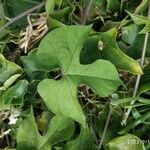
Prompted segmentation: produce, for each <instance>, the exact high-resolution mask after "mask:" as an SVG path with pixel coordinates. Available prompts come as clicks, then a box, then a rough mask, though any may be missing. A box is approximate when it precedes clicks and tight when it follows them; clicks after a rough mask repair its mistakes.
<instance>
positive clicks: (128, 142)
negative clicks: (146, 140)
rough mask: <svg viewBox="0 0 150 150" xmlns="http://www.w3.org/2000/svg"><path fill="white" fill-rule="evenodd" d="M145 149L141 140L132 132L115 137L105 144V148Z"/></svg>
mask: <svg viewBox="0 0 150 150" xmlns="http://www.w3.org/2000/svg"><path fill="white" fill-rule="evenodd" d="M122 149H125V150H131V149H132V150H145V148H144V144H143V142H142V141H141V140H140V139H139V138H138V137H136V136H134V135H132V134H126V135H124V136H120V137H117V138H115V139H113V140H112V141H110V142H109V143H108V144H107V148H106V150H122Z"/></svg>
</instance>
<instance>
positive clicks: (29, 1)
mask: <svg viewBox="0 0 150 150" xmlns="http://www.w3.org/2000/svg"><path fill="white" fill-rule="evenodd" d="M40 2H41V0H19V1H16V0H11V1H10V0H5V9H6V11H7V12H8V16H7V17H9V18H13V17H16V16H17V15H19V14H21V13H23V12H25V11H27V10H28V9H30V8H32V7H34V6H35V5H37V4H39V3H40ZM26 23H27V20H26V17H23V18H21V19H19V21H16V22H15V23H14V24H13V25H11V27H12V26H13V27H14V25H15V26H16V27H17V28H18V26H19V27H23V26H25V25H26Z"/></svg>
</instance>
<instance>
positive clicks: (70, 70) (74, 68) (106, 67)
mask: <svg viewBox="0 0 150 150" xmlns="http://www.w3.org/2000/svg"><path fill="white" fill-rule="evenodd" d="M90 28H91V26H86V27H85V26H68V27H61V28H58V29H56V30H54V31H52V32H50V33H49V34H48V35H47V36H46V37H45V38H44V39H43V40H42V42H41V43H40V46H39V48H38V51H37V59H38V61H39V62H40V63H41V65H43V66H44V68H45V67H47V70H48V69H49V70H52V69H54V68H56V67H60V68H61V69H62V74H63V78H62V79H61V80H59V81H54V80H52V79H46V80H43V81H42V82H41V83H40V84H39V85H38V92H39V94H40V95H41V97H42V98H43V100H44V101H45V103H46V105H47V106H48V108H49V109H50V110H51V111H52V112H54V113H55V114H58V115H61V114H63V115H65V116H68V117H71V118H72V119H74V120H76V121H78V122H80V123H81V124H82V125H83V126H85V116H84V115H83V113H82V110H81V107H80V105H79V104H78V102H77V87H78V85H79V84H81V83H85V84H87V85H88V86H89V87H90V88H91V89H92V90H93V91H94V92H95V93H97V94H99V95H100V96H108V95H109V94H111V93H113V92H114V91H115V90H116V89H117V88H118V86H119V85H120V84H121V80H120V79H119V77H118V73H117V70H116V69H115V67H114V66H113V65H112V64H111V63H110V62H108V61H104V60H97V61H95V62H94V63H92V64H89V65H82V64H80V62H79V58H80V52H81V49H82V47H83V44H84V42H85V39H86V37H87V36H88V33H89V31H90Z"/></svg>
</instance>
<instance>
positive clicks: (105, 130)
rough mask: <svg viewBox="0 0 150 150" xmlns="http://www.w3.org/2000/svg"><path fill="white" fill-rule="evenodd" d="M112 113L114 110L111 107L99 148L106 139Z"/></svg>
mask: <svg viewBox="0 0 150 150" xmlns="http://www.w3.org/2000/svg"><path fill="white" fill-rule="evenodd" d="M111 113H112V110H111V108H110V109H109V113H108V117H107V120H106V124H105V127H104V131H103V134H102V138H101V141H100V144H99V150H100V149H101V148H102V145H103V141H104V139H105V135H106V132H107V128H108V125H109V121H110V117H111Z"/></svg>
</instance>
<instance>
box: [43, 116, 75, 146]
mask: <svg viewBox="0 0 150 150" xmlns="http://www.w3.org/2000/svg"><path fill="white" fill-rule="evenodd" d="M73 133H74V121H73V120H72V119H70V118H68V117H64V116H55V117H53V118H52V120H51V122H50V124H49V128H48V131H47V134H46V135H45V137H47V139H49V140H48V141H49V143H50V144H51V145H54V144H56V143H59V142H62V141H64V140H69V139H70V138H71V136H72V135H73Z"/></svg>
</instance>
